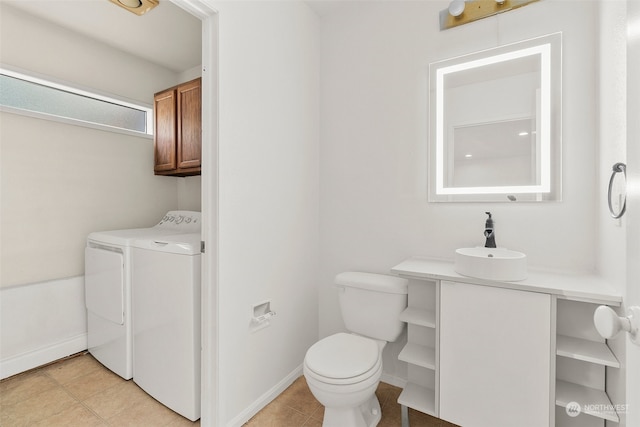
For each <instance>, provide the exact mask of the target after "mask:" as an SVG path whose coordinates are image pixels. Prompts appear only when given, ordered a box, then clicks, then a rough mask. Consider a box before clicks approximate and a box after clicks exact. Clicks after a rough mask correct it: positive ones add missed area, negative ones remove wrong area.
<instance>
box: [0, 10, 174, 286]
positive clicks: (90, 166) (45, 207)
mask: <svg viewBox="0 0 640 427" xmlns="http://www.w3.org/2000/svg"><path fill="white" fill-rule="evenodd" d="M1 7H2V14H1V19H2V21H1V24H2V25H1V28H2V29H1V33H0V38H1V39H2V49H1V56H0V61H1V62H2V63H4V64H7V65H10V66H13V67H18V68H20V69H24V70H29V71H32V72H35V73H39V74H44V75H47V76H50V77H53V78H55V79H60V80H62V81H66V82H73V83H75V84H78V85H81V86H83V87H90V88H94V89H96V90H99V91H104V92H109V93H112V94H114V95H119V96H123V97H127V98H130V99H136V100H139V101H142V102H145V103H147V104H152V103H153V94H154V93H155V92H156V91H159V90H161V89H163V88H165V87H169V86H171V85H173V84H175V79H176V76H175V74H174V73H173V72H170V71H168V70H164V69H162V68H159V67H158V66H156V65H152V64H150V63H148V62H145V61H142V60H140V59H138V58H135V57H132V56H130V55H127V54H125V53H123V52H120V51H117V50H115V49H112V48H109V47H107V46H105V45H103V44H100V43H97V42H93V41H91V40H90V39H88V38H86V37H78V36H77V35H76V34H74V33H72V32H70V31H67V30H64V29H62V28H60V27H58V26H55V25H53V24H50V23H48V22H46V21H43V20H41V19H37V18H33V17H30V16H29V15H26V14H24V13H23V12H20V11H18V10H16V9H13V8H11V7H10V6H7V5H4V4H3V5H2V6H1ZM123 75H138V76H140V78H139V79H130V78H127V79H122V78H120V76H123ZM0 117H1V119H2V129H1V130H0V132H1V133H0V141H1V150H2V160H1V162H2V164H1V166H2V176H1V178H2V194H1V197H2V207H1V209H2V219H1V221H2V222H1V226H2V265H3V268H2V286H9V285H17V284H25V283H33V282H39V281H45V280H51V279H57V278H61V277H72V276H78V275H82V274H83V272H84V252H83V248H84V243H85V239H86V236H87V234H88V233H89V232H91V231H97V230H107V229H118V228H134V227H143V226H150V225H153V224H154V223H156V222H157V221H158V219H159V218H161V216H162V214H164V213H165V212H166V211H167V210H169V209H176V208H177V207H178V194H177V178H166V177H155V176H154V175H153V141H152V140H151V139H148V138H140V137H134V136H125V135H122V134H117V133H111V132H104V131H99V130H94V129H89V128H83V127H78V126H73V125H68V124H62V123H58V122H51V121H46V120H41V119H35V118H31V117H25V116H19V115H15V114H10V113H1V116H0ZM34 262H35V263H36V265H37V268H35V267H34Z"/></svg>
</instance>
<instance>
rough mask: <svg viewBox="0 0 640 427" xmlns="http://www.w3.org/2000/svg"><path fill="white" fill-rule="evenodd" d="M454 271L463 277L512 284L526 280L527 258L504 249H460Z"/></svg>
mask: <svg viewBox="0 0 640 427" xmlns="http://www.w3.org/2000/svg"><path fill="white" fill-rule="evenodd" d="M455 269H456V271H457V272H458V273H460V274H462V275H463V276H469V277H476V278H478V279H488V280H501V281H505V282H513V281H517V280H524V279H526V278H527V256H526V255H525V254H523V253H522V252H517V251H512V250H509V249H505V248H483V247H476V248H460V249H456V266H455Z"/></svg>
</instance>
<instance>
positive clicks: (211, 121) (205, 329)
mask: <svg viewBox="0 0 640 427" xmlns="http://www.w3.org/2000/svg"><path fill="white" fill-rule="evenodd" d="M170 1H171V2H172V3H174V4H175V5H176V6H178V7H180V8H181V9H183V10H185V11H186V12H188V13H190V14H191V15H193V16H195V17H196V18H198V19H200V20H201V21H202V159H203V161H202V169H201V170H202V172H201V176H202V191H201V196H200V197H201V203H202V208H201V210H202V218H203V221H202V232H201V233H202V235H201V240H202V241H203V242H204V244H205V252H203V253H202V255H201V264H202V280H201V295H202V297H201V300H202V301H201V304H202V305H201V313H202V320H201V328H202V333H201V354H200V356H201V362H200V366H201V371H200V380H201V386H200V390H201V396H200V400H201V405H200V406H201V418H200V423H201V425H202V426H218V425H220V419H219V414H220V411H219V410H218V397H219V391H218V378H219V375H218V371H219V365H218V360H219V357H218V350H217V349H218V336H219V333H218V325H219V322H218V315H217V313H218V274H217V272H218V239H217V236H218V170H219V168H218V101H217V100H218V99H219V97H218V11H217V10H216V9H214V8H213V7H212V6H211V4H210V3H211V2H210V1H208V0H170Z"/></svg>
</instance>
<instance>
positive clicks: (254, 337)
mask: <svg viewBox="0 0 640 427" xmlns="http://www.w3.org/2000/svg"><path fill="white" fill-rule="evenodd" d="M213 6H214V7H215V8H216V9H217V10H218V22H219V34H218V40H219V45H218V63H219V81H218V88H219V89H218V90H219V101H218V108H219V137H218V139H219V145H218V158H219V163H218V168H219V170H218V183H219V184H218V185H219V188H218V191H219V193H218V194H219V199H218V206H219V213H218V215H219V222H218V230H219V238H218V254H219V257H218V301H219V304H218V313H217V316H218V323H219V325H220V327H219V342H218V352H219V367H220V369H219V372H218V382H219V398H220V400H219V403H218V407H219V414H218V420H219V424H218V425H221V426H236V425H237V426H239V425H241V424H242V423H243V422H244V421H246V420H247V419H248V418H249V417H250V416H251V415H252V414H253V413H255V411H257V410H258V409H260V407H261V406H262V405H264V404H266V403H268V401H269V399H270V398H273V397H274V393H277V392H278V391H280V390H281V389H282V387H284V386H286V385H288V384H287V383H288V382H289V381H292V380H293V379H294V378H295V377H296V376H298V375H300V374H301V371H300V367H301V365H302V362H303V359H304V354H305V352H306V350H307V348H308V347H309V346H311V344H313V343H314V342H315V341H316V340H317V337H318V335H317V331H318V302H317V293H316V289H317V280H316V279H317V262H318V199H319V197H318V188H319V186H318V134H319V125H318V120H319V111H318V96H319V95H318V89H319V69H320V67H319V65H320V64H319V30H318V18H317V16H316V15H315V14H314V13H313V12H312V11H311V10H310V9H309V8H308V7H307V6H306V5H305V4H304V3H302V2H290V1H281V2H280V1H268V2H264V1H255V2H236V1H229V2H215V3H213ZM265 300H270V301H271V308H272V309H273V310H274V311H276V313H277V315H276V316H275V317H274V318H273V319H272V320H271V325H270V326H269V327H267V328H264V329H261V330H259V331H256V332H253V333H252V332H251V330H250V320H251V316H252V306H253V305H254V304H256V303H260V302H263V301H265Z"/></svg>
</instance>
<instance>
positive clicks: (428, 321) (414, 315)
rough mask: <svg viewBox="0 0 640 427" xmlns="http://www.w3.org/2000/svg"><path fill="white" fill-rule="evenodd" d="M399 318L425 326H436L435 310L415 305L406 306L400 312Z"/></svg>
mask: <svg viewBox="0 0 640 427" xmlns="http://www.w3.org/2000/svg"><path fill="white" fill-rule="evenodd" d="M399 319H400V320H401V321H403V322H406V323H409V324H412V325H418V326H426V327H427V328H435V327H436V311H435V310H427V309H421V308H416V307H407V308H406V309H405V310H404V311H403V312H402V313H401V314H400V317H399Z"/></svg>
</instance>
